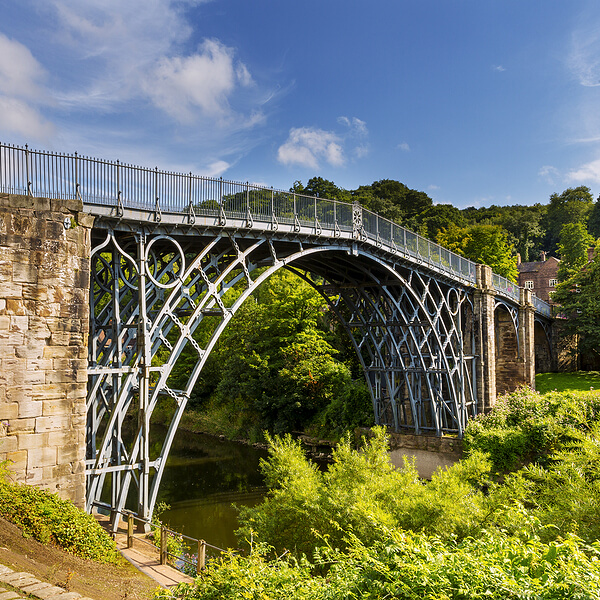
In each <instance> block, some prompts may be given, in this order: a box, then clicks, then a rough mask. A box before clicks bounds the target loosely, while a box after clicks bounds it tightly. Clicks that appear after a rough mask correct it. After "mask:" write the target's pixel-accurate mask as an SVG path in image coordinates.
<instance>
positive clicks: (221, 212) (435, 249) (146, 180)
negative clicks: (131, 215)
mask: <svg viewBox="0 0 600 600" xmlns="http://www.w3.org/2000/svg"><path fill="white" fill-rule="evenodd" d="M0 192H3V193H8V194H22V195H29V196H37V197H42V198H55V199H65V200H66V199H80V200H82V201H83V202H84V203H85V204H87V205H91V206H94V205H100V206H110V207H114V208H115V210H116V212H117V214H119V215H122V214H123V210H124V209H125V208H131V209H141V210H146V211H149V212H151V213H154V215H155V220H156V221H160V220H161V219H162V217H163V215H164V214H169V213H171V214H179V215H181V214H186V215H188V216H189V221H190V223H194V222H195V219H196V218H197V217H199V216H207V217H215V218H216V219H217V220H218V223H219V225H220V226H225V225H226V223H227V219H232V220H235V219H239V220H242V221H245V222H246V223H247V226H248V227H249V228H252V227H256V226H259V225H260V226H261V227H263V228H264V226H265V224H268V226H269V227H270V228H271V229H276V228H277V227H278V226H279V224H282V225H288V226H291V227H293V228H294V230H300V229H301V228H302V227H306V228H309V229H311V231H314V233H315V234H317V235H323V234H325V233H327V234H328V235H330V237H338V236H339V235H342V233H343V234H345V235H346V237H348V236H350V237H352V238H354V239H357V240H360V241H369V242H370V243H372V244H375V245H377V246H379V247H383V248H385V249H386V250H388V251H390V252H391V253H393V254H397V253H398V252H402V253H403V254H404V255H405V256H408V257H410V258H411V259H412V260H415V261H416V262H419V263H423V264H425V265H427V266H429V267H430V268H433V269H435V270H440V271H442V272H443V273H446V274H450V275H453V276H454V277H455V278H456V279H459V280H461V281H465V282H467V283H470V284H472V285H475V283H476V270H475V267H476V265H475V263H474V262H473V261H471V260H468V259H467V258H465V257H463V256H460V255H458V254H456V253H455V252H452V251H451V250H448V249H447V248H444V247H442V246H440V245H439V244H436V243H435V242H432V241H430V240H428V239H427V238H424V237H423V236H421V235H419V234H418V233H415V232H413V231H411V230H409V229H406V228H405V227H402V226H401V225H398V224H397V223H394V222H393V221H390V220H389V219H385V218H383V217H381V216H379V215H378V214H376V213H374V212H371V211H370V210H367V209H366V208H363V207H362V206H361V205H360V204H358V203H357V202H355V203H352V204H351V203H348V202H340V201H338V200H329V199H326V198H318V197H314V196H306V195H303V194H296V193H294V192H288V191H284V190H276V189H274V188H266V187H262V186H258V185H254V184H251V183H249V182H245V183H242V182H236V181H227V180H224V179H222V178H219V179H215V178H210V177H204V176H199V175H194V174H193V173H191V172H190V173H177V172H172V171H164V170H162V169H159V168H158V167H155V168H154V169H152V168H147V167H140V166H135V165H131V164H127V163H122V162H119V161H118V160H117V161H110V160H104V159H98V158H93V157H89V156H80V155H78V154H77V153H76V152H75V153H74V154H65V153H55V152H47V151H41V150H32V149H30V148H29V147H28V146H27V145H25V147H20V146H16V145H8V144H3V143H0ZM494 288H495V289H496V291H497V292H498V293H499V294H502V295H504V296H507V297H509V298H511V299H512V300H515V301H517V302H518V301H519V293H518V289H519V288H518V286H517V285H516V284H514V283H512V282H510V281H508V280H507V279H505V278H504V277H501V276H500V275H496V274H494ZM515 290H516V291H515ZM544 310H545V307H542V306H541V305H540V312H543V311H544ZM549 310H550V309H549V306H548V311H549ZM544 314H545V313H544Z"/></svg>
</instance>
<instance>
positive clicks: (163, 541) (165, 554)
mask: <svg viewBox="0 0 600 600" xmlns="http://www.w3.org/2000/svg"><path fill="white" fill-rule="evenodd" d="M121 514H122V515H123V516H124V517H125V516H126V517H127V548H132V547H133V542H134V540H138V541H140V542H142V543H145V544H148V545H150V546H152V547H153V548H155V549H156V550H157V551H158V552H159V555H160V564H161V565H166V564H167V563H168V561H169V557H172V558H174V559H175V560H176V561H181V562H182V563H185V564H187V565H191V566H193V567H194V569H195V570H196V572H199V571H201V570H202V569H204V568H205V567H206V549H207V548H212V549H213V550H216V551H218V552H221V553H225V552H228V550H225V549H224V548H219V547H218V546H213V545H212V544H209V543H208V542H207V541H205V540H202V539H198V538H195V537H191V536H189V535H185V534H183V533H179V532H178V531H175V530H173V529H169V528H168V527H166V526H165V525H163V524H162V523H160V522H159V523H153V522H152V521H147V520H145V519H142V518H140V517H138V516H136V515H135V514H134V513H132V512H130V511H127V510H123V511H121ZM136 521H137V522H139V523H141V524H143V525H144V526H148V527H150V528H151V529H152V530H153V531H155V532H160V540H159V546H158V547H157V546H156V544H155V542H153V541H149V540H146V539H144V538H140V537H139V536H138V537H136V536H135V535H134V523H135V522H136ZM168 535H173V536H175V537H177V538H180V539H183V538H185V539H187V540H190V541H191V542H194V543H195V544H196V546H197V550H198V553H197V556H196V561H195V562H194V560H192V559H190V558H188V557H187V556H189V555H180V554H175V553H173V552H170V551H169V548H168V543H167V539H168V537H167V536H168Z"/></svg>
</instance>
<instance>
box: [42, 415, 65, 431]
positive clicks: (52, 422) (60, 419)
mask: <svg viewBox="0 0 600 600" xmlns="http://www.w3.org/2000/svg"><path fill="white" fill-rule="evenodd" d="M70 427H71V421H70V418H69V417H68V416H64V415H53V416H51V417H38V418H37V419H36V421H35V431H36V433H44V432H46V431H53V430H57V429H68V428H70Z"/></svg>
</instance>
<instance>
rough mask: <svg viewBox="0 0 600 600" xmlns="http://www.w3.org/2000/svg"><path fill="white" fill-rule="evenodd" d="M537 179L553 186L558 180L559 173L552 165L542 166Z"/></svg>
mask: <svg viewBox="0 0 600 600" xmlns="http://www.w3.org/2000/svg"><path fill="white" fill-rule="evenodd" d="M538 177H540V178H541V179H543V180H544V181H546V182H547V183H549V184H550V185H555V184H556V182H557V180H558V179H559V178H560V173H559V171H558V169H557V168H556V167H553V166H552V165H544V166H543V167H542V168H541V169H540V170H539V171H538Z"/></svg>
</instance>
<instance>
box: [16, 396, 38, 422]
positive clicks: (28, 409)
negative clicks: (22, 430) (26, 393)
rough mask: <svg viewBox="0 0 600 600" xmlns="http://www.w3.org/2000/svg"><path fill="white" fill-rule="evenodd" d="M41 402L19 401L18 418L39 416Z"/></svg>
mask: <svg viewBox="0 0 600 600" xmlns="http://www.w3.org/2000/svg"><path fill="white" fill-rule="evenodd" d="M41 416H42V402H40V401H35V400H30V401H29V402H23V401H21V402H19V418H20V419H23V418H27V417H41Z"/></svg>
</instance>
